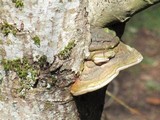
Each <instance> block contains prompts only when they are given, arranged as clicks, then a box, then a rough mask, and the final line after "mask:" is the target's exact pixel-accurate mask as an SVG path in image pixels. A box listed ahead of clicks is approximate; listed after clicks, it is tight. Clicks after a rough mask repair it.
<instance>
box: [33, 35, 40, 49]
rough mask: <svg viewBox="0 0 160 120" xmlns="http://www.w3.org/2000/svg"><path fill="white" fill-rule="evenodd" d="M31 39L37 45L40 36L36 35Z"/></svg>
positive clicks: (38, 44)
mask: <svg viewBox="0 0 160 120" xmlns="http://www.w3.org/2000/svg"><path fill="white" fill-rule="evenodd" d="M32 40H33V41H34V44H35V45H37V46H40V42H41V40H40V38H39V37H38V36H37V35H36V36H34V37H33V38H32Z"/></svg>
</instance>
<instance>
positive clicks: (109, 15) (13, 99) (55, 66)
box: [0, 0, 159, 120]
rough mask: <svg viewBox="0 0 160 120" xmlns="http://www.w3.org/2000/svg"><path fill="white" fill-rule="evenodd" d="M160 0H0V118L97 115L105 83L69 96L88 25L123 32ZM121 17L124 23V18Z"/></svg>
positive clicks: (51, 119)
mask: <svg viewBox="0 0 160 120" xmlns="http://www.w3.org/2000/svg"><path fill="white" fill-rule="evenodd" d="M158 2H159V0H144V1H139V0H123V1H122V0H24V1H23V0H0V7H1V9H0V60H1V62H0V63H1V64H0V111H1V112H0V119H2V120H7V119H9V120H15V119H16V120H36V119H38V120H79V119H81V120H99V119H100V117H101V113H102V110H103V104H104V97H105V90H106V87H103V88H101V89H99V90H97V91H95V92H92V93H87V94H84V95H81V96H78V97H73V95H72V94H71V93H70V86H71V85H72V84H73V83H74V82H75V80H76V79H77V78H78V77H79V76H80V75H81V72H80V71H81V65H82V64H83V62H84V60H85V59H86V58H87V57H88V56H89V55H90V51H89V46H90V43H91V36H92V35H91V29H92V27H98V28H103V27H106V26H107V27H108V28H110V29H112V30H114V31H116V33H117V36H119V38H120V37H121V36H122V34H123V31H124V26H125V24H124V23H125V21H126V20H128V19H129V18H130V17H131V16H132V15H133V14H135V13H136V12H138V11H140V10H142V9H143V8H146V7H149V6H151V5H153V4H156V3H158ZM122 22H123V23H122Z"/></svg>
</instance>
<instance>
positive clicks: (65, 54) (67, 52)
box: [58, 41, 75, 59]
mask: <svg viewBox="0 0 160 120" xmlns="http://www.w3.org/2000/svg"><path fill="white" fill-rule="evenodd" d="M74 46H75V41H71V42H69V43H68V45H67V46H66V47H65V48H64V49H63V50H62V51H61V52H60V53H59V54H58V56H59V58H60V59H66V58H68V57H69V56H70V54H71V50H72V49H73V47H74Z"/></svg>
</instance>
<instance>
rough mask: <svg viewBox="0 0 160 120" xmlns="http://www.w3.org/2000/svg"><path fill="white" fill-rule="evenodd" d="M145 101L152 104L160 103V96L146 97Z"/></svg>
mask: <svg viewBox="0 0 160 120" xmlns="http://www.w3.org/2000/svg"><path fill="white" fill-rule="evenodd" d="M146 102H147V103H149V104H152V105H160V98H146Z"/></svg>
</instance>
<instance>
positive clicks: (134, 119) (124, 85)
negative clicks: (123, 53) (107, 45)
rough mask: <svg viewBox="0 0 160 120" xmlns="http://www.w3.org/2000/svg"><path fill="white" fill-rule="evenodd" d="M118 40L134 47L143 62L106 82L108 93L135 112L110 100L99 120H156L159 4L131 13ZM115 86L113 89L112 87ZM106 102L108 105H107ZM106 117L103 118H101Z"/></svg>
mask: <svg viewBox="0 0 160 120" xmlns="http://www.w3.org/2000/svg"><path fill="white" fill-rule="evenodd" d="M122 40H123V41H124V42H125V43H126V44H128V45H130V46H132V47H134V48H136V49H137V50H138V51H139V52H140V53H141V54H142V55H143V57H144V59H143V61H142V62H141V63H140V64H138V65H136V66H134V67H131V68H129V69H126V70H124V71H122V72H120V75H119V76H118V77H117V78H116V79H115V80H114V82H116V84H118V85H114V84H113V83H114V82H112V83H111V84H110V85H109V88H111V89H110V90H111V91H110V92H112V93H113V94H114V92H113V90H114V89H118V90H117V91H118V92H117V93H116V94H115V96H116V97H117V98H118V99H120V100H122V101H123V102H124V103H126V104H127V105H129V106H130V107H132V108H134V109H135V110H137V111H139V112H140V114H132V113H130V112H129V110H127V109H126V108H125V107H124V106H122V105H120V104H119V103H117V102H116V101H114V100H113V102H112V104H110V103H108V98H109V97H106V98H107V99H106V105H105V106H106V107H105V108H104V114H103V117H102V118H103V119H102V120H159V119H160V4H157V5H154V6H152V7H149V8H147V9H146V10H143V11H141V12H139V13H138V14H136V15H134V16H133V17H132V18H131V19H130V20H129V21H128V22H127V23H126V28H125V32H124V35H123V37H122ZM114 87H116V88H114ZM108 104H109V105H108ZM105 116H107V117H105Z"/></svg>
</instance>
